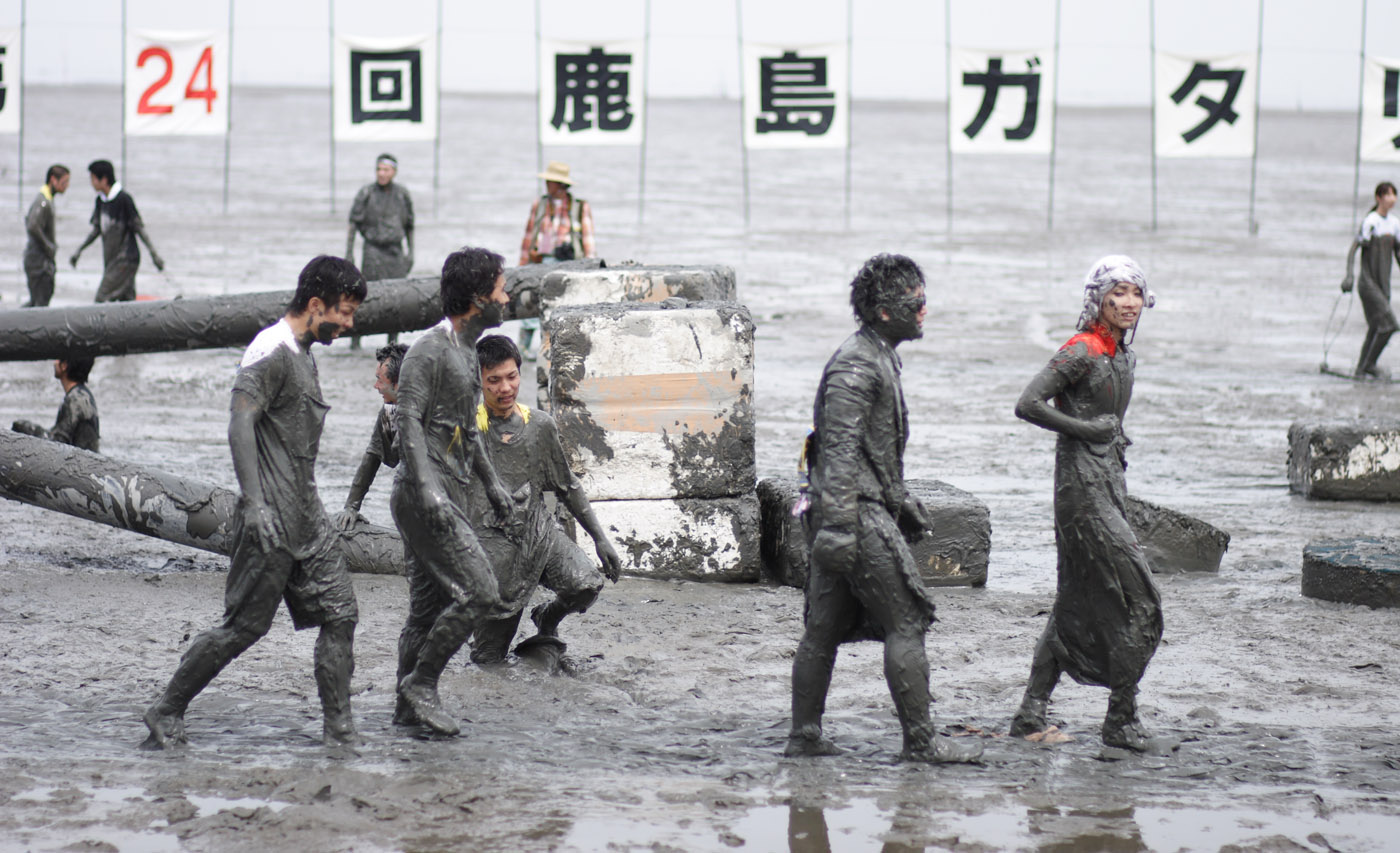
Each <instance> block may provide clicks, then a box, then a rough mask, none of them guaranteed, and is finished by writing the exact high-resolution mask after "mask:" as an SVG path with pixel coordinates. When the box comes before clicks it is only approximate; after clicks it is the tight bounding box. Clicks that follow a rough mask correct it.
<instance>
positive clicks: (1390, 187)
mask: <svg viewBox="0 0 1400 853" xmlns="http://www.w3.org/2000/svg"><path fill="white" fill-rule="evenodd" d="M1393 192H1395V184H1392V183H1391V182H1390V181H1381V182H1380V183H1379V184H1376V203H1375V204H1373V205H1371V210H1375V209H1376V208H1378V207H1380V206H1381V205H1380V201H1381V196H1383V195H1385V194H1386V193H1393Z"/></svg>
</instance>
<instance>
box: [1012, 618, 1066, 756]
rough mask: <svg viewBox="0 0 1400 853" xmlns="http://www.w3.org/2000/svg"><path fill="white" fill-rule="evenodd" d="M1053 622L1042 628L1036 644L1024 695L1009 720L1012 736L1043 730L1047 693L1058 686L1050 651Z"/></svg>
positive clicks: (1058, 678)
mask: <svg viewBox="0 0 1400 853" xmlns="http://www.w3.org/2000/svg"><path fill="white" fill-rule="evenodd" d="M1053 626H1054V623H1053V622H1052V623H1051V624H1049V625H1046V626H1045V631H1044V632H1043V633H1042V634H1041V635H1040V640H1039V641H1038V642H1037V643H1036V644H1035V654H1034V655H1033V656H1032V657H1031V677H1030V680H1029V681H1028V682H1027V684H1026V694H1025V695H1024V696H1022V697H1021V707H1020V708H1019V709H1018V710H1017V711H1016V716H1014V717H1012V718H1011V729H1010V734H1011V736H1012V737H1025V736H1026V735H1029V734H1035V733H1036V732H1043V731H1045V728H1046V725H1047V724H1046V722H1045V713H1046V711H1047V710H1048V709H1049V705H1050V694H1051V693H1052V692H1053V691H1054V690H1055V685H1056V684H1059V683H1060V664H1059V663H1058V662H1057V661H1056V660H1055V653H1054V652H1053V651H1051V649H1050V633H1051V631H1052V630H1054V627H1053Z"/></svg>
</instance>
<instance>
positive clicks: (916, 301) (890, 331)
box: [879, 285, 928, 342]
mask: <svg viewBox="0 0 1400 853" xmlns="http://www.w3.org/2000/svg"><path fill="white" fill-rule="evenodd" d="M926 316H928V302H927V300H926V299H925V298H924V286H923V285H919V286H918V287H915V288H912V289H910V290H908V291H905V294H904V296H903V297H901V298H900V299H898V300H897V301H895V302H894V303H893V304H891V305H888V306H886V307H883V308H881V309H880V326H879V331H880V334H882V335H884V336H885V337H886V338H888V339H889V340H892V341H895V342H899V341H913V340H918V339H919V338H922V337H923V336H924V317H926Z"/></svg>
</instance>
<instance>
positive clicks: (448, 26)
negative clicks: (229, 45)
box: [0, 0, 1400, 110]
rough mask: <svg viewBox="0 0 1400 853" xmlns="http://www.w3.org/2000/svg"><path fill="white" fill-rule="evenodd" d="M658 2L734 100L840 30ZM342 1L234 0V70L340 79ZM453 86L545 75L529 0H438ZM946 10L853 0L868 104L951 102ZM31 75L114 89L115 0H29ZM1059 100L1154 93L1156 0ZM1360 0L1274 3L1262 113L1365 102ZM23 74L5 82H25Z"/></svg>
mask: <svg viewBox="0 0 1400 853" xmlns="http://www.w3.org/2000/svg"><path fill="white" fill-rule="evenodd" d="M739 2H740V3H741V4H742V16H740V15H739V14H737V13H736V4H735V2H734V0H651V4H650V5H651V63H650V66H651V67H650V81H651V82H650V93H651V96H652V97H726V98H733V97H737V96H738V89H739V66H738V58H737V57H738V51H737V30H738V26H739V19H740V17H742V26H743V35H744V37H745V38H746V39H748V40H751V41H762V42H788V43H797V44H801V43H814V42H829V41H841V40H844V39H845V38H846V33H847V4H846V0H739ZM948 2H949V3H951V5H952V8H951V12H952V14H951V18H952V41H953V44H954V46H963V47H982V48H993V49H998V48H1006V49H1011V48H1037V49H1038V48H1047V47H1051V46H1053V44H1054V43H1055V3H1054V2H1052V0H948ZM1259 2H1260V0H1160V2H1158V3H1157V4H1156V9H1157V10H1156V19H1157V20H1156V40H1157V46H1158V48H1159V49H1161V50H1166V51H1171V52H1176V53H1186V54H1191V55H1199V56H1211V55H1226V54H1232V53H1239V52H1247V51H1250V50H1253V49H1254V47H1255V44H1256V39H1257V37H1258V32H1259ZM331 5H332V3H330V2H326V0H319V2H318V0H290V1H289V0H236V8H235V9H234V21H233V25H234V29H233V80H234V82H235V83H236V84H247V85H257V86H303V87H317V86H327V85H328V84H329V80H330V71H329V56H330V53H329V39H328V37H327V33H328V26H329V24H330V17H331V14H330V12H331ZM333 5H334V19H335V28H336V30H337V31H339V32H341V33H343V34H345V35H351V36H396V35H412V34H419V33H430V32H433V31H435V30H436V28H437V9H438V2H437V0H394V2H392V3H384V2H373V1H372V0H335V2H334V3H333ZM539 6H540V8H541V10H542V15H541V16H540V17H541V19H542V20H541V21H540V22H539V28H540V30H541V31H542V32H543V35H544V37H545V38H555V39H574V38H577V39H580V40H591V39H606V38H613V39H616V38H623V39H626V38H640V37H641V36H642V35H643V34H644V32H645V30H646V8H647V3H646V0H539ZM20 7H21V3H20V0H0V16H3V17H0V26H14V25H16V24H18V22H19V20H20ZM442 9H443V21H442V27H443V35H442V37H443V57H442V76H443V86H444V88H445V89H446V90H447V91H455V92H492V93H529V92H533V91H534V86H535V32H536V27H537V22H536V15H535V4H534V3H533V2H532V0H442ZM126 10H127V11H126V16H127V25H128V27H130V28H133V29H153V30H160V29H164V30H188V29H208V28H226V27H227V26H228V21H229V6H228V3H227V2H226V0H126ZM945 11H946V7H945V5H944V3H943V2H938V0H856V2H855V10H854V14H853V16H852V17H853V22H854V26H853V29H852V32H853V39H854V52H853V60H852V75H853V86H854V92H853V94H854V96H855V97H856V98H871V99H874V98H879V99H899V100H935V101H941V100H943V98H944V86H945V81H946V76H947V74H946V67H947V66H946V52H945V50H944V44H945V41H946V35H947V33H946V28H945V24H944V21H945ZM26 14H27V22H28V26H27V36H26V57H25V79H26V81H27V82H30V83H38V84H60V85H62V84H94V83H107V84H112V85H116V84H118V83H119V82H120V80H121V39H120V38H119V37H118V34H119V33H120V31H121V19H122V3H121V2H120V0H28V3H27V9H26ZM1060 15H1061V22H1060V100H1061V102H1062V103H1065V104H1070V105H1098V106H1113V105H1146V104H1147V103H1148V83H1149V61H1148V53H1149V52H1148V44H1149V41H1148V39H1149V14H1148V2H1147V0H1062V2H1061V13H1060ZM1361 17H1362V0H1328V2H1317V0H1311V1H1310V0H1267V5H1266V8H1265V10H1264V27H1263V58H1262V63H1263V67H1262V73H1261V77H1260V80H1261V87H1262V88H1261V93H1260V96H1261V99H1262V102H1263V106H1264V107H1265V108H1266V109H1286V110H1295V109H1311V110H1318V109H1324V110H1326V109H1330V110H1350V109H1354V108H1355V105H1356V98H1357V86H1358V73H1359V65H1358V63H1359V56H1360V52H1361ZM1366 18H1367V22H1366V31H1367V45H1366V47H1367V49H1368V50H1369V51H1370V52H1372V53H1374V54H1376V55H1379V56H1400V43H1397V44H1390V43H1388V41H1387V40H1386V38H1385V36H1386V35H1389V36H1391V39H1392V40H1394V41H1397V42H1400V0H1369V2H1368V3H1367V5H1366ZM12 73H13V72H12V71H11V70H10V69H8V68H7V69H6V74H5V77H6V79H7V80H12V79H13V77H12Z"/></svg>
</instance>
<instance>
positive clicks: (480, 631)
mask: <svg viewBox="0 0 1400 853" xmlns="http://www.w3.org/2000/svg"><path fill="white" fill-rule="evenodd" d="M520 616H521V614H520V612H519V611H516V613H515V615H514V616H509V617H507V618H505V619H490V620H487V621H485V622H483V623H481V625H479V626H478V627H477V629H476V631H475V632H474V633H473V634H472V663H474V664H493V663H504V662H505V659H506V652H507V651H509V650H510V641H511V640H513V639H515V630H516V628H518V627H520Z"/></svg>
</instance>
